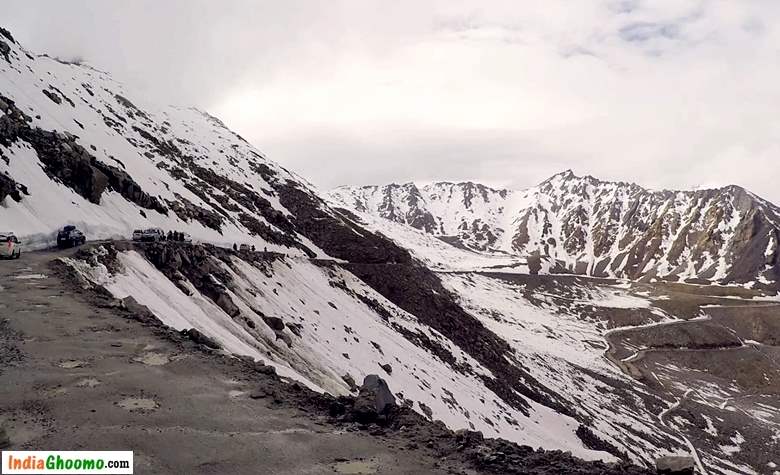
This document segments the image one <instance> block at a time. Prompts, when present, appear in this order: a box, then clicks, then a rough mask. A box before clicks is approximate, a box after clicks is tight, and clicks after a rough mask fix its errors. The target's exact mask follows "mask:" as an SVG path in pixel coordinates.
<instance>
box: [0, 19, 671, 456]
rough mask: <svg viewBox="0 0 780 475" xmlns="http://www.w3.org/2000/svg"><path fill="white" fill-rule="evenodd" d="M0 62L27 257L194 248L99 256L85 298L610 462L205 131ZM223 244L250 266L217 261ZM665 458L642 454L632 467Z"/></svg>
mask: <svg viewBox="0 0 780 475" xmlns="http://www.w3.org/2000/svg"><path fill="white" fill-rule="evenodd" d="M0 50H1V51H2V52H3V56H2V58H0V111H2V115H0V156H1V157H2V158H1V160H0V176H2V177H3V178H2V186H1V187H0V189H2V191H3V195H2V196H0V204H1V206H0V222H2V223H5V224H4V225H3V226H4V227H6V226H7V227H9V228H10V230H12V231H15V232H16V234H17V235H18V236H20V238H21V239H22V241H23V242H24V243H25V245H26V247H27V249H28V250H29V249H31V248H36V247H44V246H47V245H50V244H51V243H52V242H53V240H54V232H55V230H56V229H57V228H59V227H60V226H62V225H63V224H66V223H72V224H75V225H77V226H79V227H80V228H82V229H83V230H84V231H85V232H86V233H87V235H88V237H89V239H90V240H95V239H122V238H126V237H127V236H129V234H130V232H131V231H132V230H133V229H135V228H146V227H152V226H156V227H161V228H163V229H177V230H181V231H186V232H188V233H190V234H191V235H192V236H193V238H194V240H195V241H196V242H199V243H201V244H200V245H196V246H182V247H181V248H176V247H175V246H173V245H171V246H164V247H162V248H158V247H154V246H150V247H140V248H138V249H134V248H121V247H120V248H118V249H117V248H114V247H112V246H111V245H106V246H103V247H97V248H95V249H94V253H95V254H94V255H87V256H82V258H81V259H76V260H73V261H72V262H70V264H71V265H72V266H73V267H74V268H76V269H79V271H80V272H81V273H82V274H83V275H84V277H85V282H89V284H88V285H93V286H95V285H96V286H98V287H99V288H105V289H106V290H107V291H108V292H111V293H113V294H114V295H115V296H117V297H121V298H126V297H133V298H134V299H135V300H136V301H137V302H139V303H140V304H142V305H145V306H147V307H149V308H150V309H152V311H153V313H154V315H155V318H158V319H159V320H161V321H162V322H164V323H165V324H166V325H169V326H171V327H173V328H175V329H176V330H189V329H193V328H194V329H195V330H197V331H198V332H200V333H202V334H204V335H206V336H207V337H208V338H212V339H214V340H215V341H217V342H218V343H219V344H220V345H221V346H222V347H224V348H226V349H227V351H229V352H230V353H232V354H237V355H245V356H248V357H251V358H255V359H262V360H264V361H266V362H267V363H268V364H269V365H271V366H273V367H274V368H276V370H277V371H278V373H279V374H281V375H284V376H286V377H288V378H291V379H293V380H297V381H299V382H301V383H303V384H306V385H307V386H309V387H311V388H312V389H315V390H318V391H326V392H329V393H331V394H334V395H344V394H349V393H351V392H352V391H353V389H354V381H361V380H362V379H363V377H365V375H367V374H371V373H376V372H377V371H378V370H379V371H382V372H383V374H386V375H387V378H388V379H389V380H390V383H391V385H392V387H393V389H394V391H396V392H397V396H398V397H399V399H401V400H402V401H405V402H406V404H408V405H409V406H410V407H412V408H414V410H416V411H418V412H419V413H420V414H423V415H424V416H425V417H428V418H430V419H439V420H442V421H444V422H446V423H447V424H448V425H449V426H450V427H452V428H472V429H475V430H481V431H483V432H484V434H485V435H488V436H493V437H495V436H500V437H504V438H506V439H509V440H512V441H515V442H522V443H527V444H528V445H532V446H534V447H545V448H549V449H565V450H568V451H571V452H572V453H573V454H575V455H577V456H579V457H585V458H589V459H605V460H615V459H616V458H617V456H616V455H614V454H611V453H610V452H609V451H604V450H601V447H598V446H593V445H592V444H590V443H589V444H590V445H589V444H586V443H585V442H584V441H583V439H582V437H581V436H580V435H578V433H577V431H578V428H579V427H580V425H581V421H580V420H579V419H578V417H580V416H578V414H576V413H575V412H574V411H571V410H570V409H567V408H566V407H565V404H564V401H563V400H562V399H561V398H560V397H558V396H557V395H556V394H555V393H554V391H552V390H551V389H550V388H548V387H546V386H545V385H543V384H542V383H540V382H539V381H538V380H537V378H536V377H535V376H534V375H532V374H531V373H530V371H529V369H528V368H526V367H524V366H523V365H522V364H520V363H519V361H518V360H517V358H516V356H515V355H514V354H513V353H514V350H512V349H511V348H510V347H509V346H508V345H507V344H506V342H505V341H504V340H503V339H502V338H501V337H499V336H497V335H495V334H494V333H492V332H491V331H490V330H488V329H487V328H486V327H485V326H484V325H482V324H481V323H480V322H479V321H478V320H476V319H475V318H474V317H473V315H471V314H469V313H468V312H466V311H464V310H463V309H462V308H460V307H459V306H458V305H457V304H456V303H455V302H454V301H453V300H452V298H451V296H449V294H448V293H447V292H446V291H445V290H444V289H443V288H442V286H441V285H442V284H441V281H440V279H439V277H438V276H437V275H435V274H434V273H432V272H431V271H430V270H428V269H427V268H426V267H424V266H422V265H420V264H419V263H418V262H416V261H415V260H413V259H412V257H411V256H410V254H409V253H408V251H406V250H404V249H403V248H401V247H399V246H397V245H396V244H395V243H393V242H392V241H390V240H388V239H386V238H385V237H383V236H381V235H380V234H377V233H374V232H372V231H370V230H368V229H366V228H365V227H364V226H362V225H361V224H360V223H358V222H357V220H356V219H355V217H354V216H353V215H351V214H350V213H347V212H342V211H340V210H337V209H335V208H332V207H330V206H329V205H328V204H326V203H325V201H324V200H323V199H321V198H320V197H319V196H318V195H317V193H316V191H315V190H314V189H313V188H312V187H311V186H310V185H308V184H307V183H306V182H305V180H303V179H302V178H300V177H298V176H297V175H295V174H293V173H291V172H289V171H287V170H285V169H284V168H282V167H281V166H279V165H278V164H276V163H274V162H272V161H270V160H268V159H267V158H266V157H264V156H263V154H262V153H260V152H259V151H257V150H256V149H255V148H254V147H253V146H252V145H250V144H248V143H247V142H246V141H244V140H243V139H242V138H241V137H239V136H238V135H236V134H235V133H233V132H231V131H230V130H228V129H227V128H226V127H225V126H224V125H223V124H222V123H221V122H220V121H219V120H218V119H216V118H214V117H211V116H209V115H208V114H206V113H204V112H201V111H198V110H195V109H183V108H175V107H163V108H161V107H157V106H154V105H145V104H142V102H141V101H139V100H138V99H137V98H135V97H133V96H132V94H131V93H129V92H128V91H126V90H125V88H124V87H123V86H122V85H121V84H120V83H119V82H117V81H115V80H114V79H112V78H111V77H110V76H108V75H107V74H105V73H103V72H100V71H97V70H95V69H92V68H90V67H88V66H83V65H77V64H66V63H62V62H59V61H57V60H54V59H52V58H49V57H46V56H36V55H33V54H32V53H30V52H29V51H26V50H25V49H24V48H23V47H22V46H21V45H19V44H18V43H17V42H16V41H15V40H14V38H13V37H12V35H11V34H10V33H8V32H6V31H4V30H3V31H2V36H0ZM235 242H239V243H248V244H254V245H255V246H256V247H257V249H259V250H264V251H267V252H259V253H251V254H246V255H243V256H236V255H234V254H232V253H229V252H226V251H225V250H224V248H225V247H229V246H230V244H232V243H235ZM388 270H393V272H392V273H388ZM388 276H389V277H393V279H388ZM406 277H411V278H414V279H417V281H418V285H411V286H410V285H409V283H410V282H409V281H403V280H402V279H405V278H406ZM392 282H394V283H395V284H397V285H398V287H397V288H396V287H395V286H393V285H389V284H390V283H392ZM402 284H403V285H402ZM441 308H446V309H447V315H448V318H446V319H444V318H441V316H440V314H439V313H438V311H437V310H438V309H441ZM580 419H581V417H580ZM594 437H598V436H594ZM588 440H594V439H593V438H590V439H588ZM668 447H670V443H667V444H665V445H664V446H661V447H656V446H655V445H653V444H651V443H646V444H645V445H643V446H642V448H641V449H640V453H642V456H641V458H636V460H640V461H644V462H648V461H650V460H651V459H652V457H653V455H654V454H655V453H657V452H661V453H662V452H663V451H664V450H667V449H668ZM613 452H614V451H613Z"/></svg>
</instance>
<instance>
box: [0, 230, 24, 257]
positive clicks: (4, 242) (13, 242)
mask: <svg viewBox="0 0 780 475" xmlns="http://www.w3.org/2000/svg"><path fill="white" fill-rule="evenodd" d="M0 257H2V258H3V259H19V258H20V257H22V243H21V242H19V238H17V237H16V236H14V233H12V232H5V233H4V232H0Z"/></svg>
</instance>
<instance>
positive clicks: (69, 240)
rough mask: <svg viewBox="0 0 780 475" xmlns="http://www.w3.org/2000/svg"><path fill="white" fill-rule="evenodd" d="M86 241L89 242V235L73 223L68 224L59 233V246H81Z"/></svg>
mask: <svg viewBox="0 0 780 475" xmlns="http://www.w3.org/2000/svg"><path fill="white" fill-rule="evenodd" d="M85 242H87V237H86V236H85V235H84V233H83V232H81V231H80V230H78V229H77V228H76V226H73V225H72V224H68V225H67V226H65V227H63V228H62V229H60V231H59V232H58V233H57V247H59V248H66V247H74V246H80V245H82V244H84V243H85Z"/></svg>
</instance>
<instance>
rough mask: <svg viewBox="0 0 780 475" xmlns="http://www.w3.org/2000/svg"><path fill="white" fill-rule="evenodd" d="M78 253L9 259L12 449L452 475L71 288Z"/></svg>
mask: <svg viewBox="0 0 780 475" xmlns="http://www.w3.org/2000/svg"><path fill="white" fill-rule="evenodd" d="M69 252H72V251H60V252H35V253H26V254H23V256H22V259H20V260H14V261H0V381H2V384H0V425H1V426H4V427H5V430H6V432H7V434H8V436H9V438H10V442H11V447H10V448H12V449H39V450H45V449H57V450H133V451H134V452H135V465H136V470H135V473H143V474H147V473H220V474H222V473H231V474H240V473H253V474H254V473H279V474H285V473H289V474H293V473H295V474H301V473H334V472H336V473H375V472H378V473H444V472H445V470H444V469H443V468H442V467H441V466H440V465H439V464H441V462H442V461H441V460H439V459H438V458H437V457H435V456H434V454H433V453H429V452H428V451H426V449H425V448H419V449H418V448H414V447H413V448H411V449H409V448H407V447H404V444H403V441H400V440H394V439H392V438H390V437H383V436H382V435H376V436H373V435H368V434H367V433H366V432H350V431H342V430H339V429H338V428H337V427H335V426H333V425H331V424H329V423H328V422H327V420H326V418H325V417H324V416H323V415H317V414H316V413H312V412H309V411H306V410H305V408H299V407H296V406H295V405H293V404H286V403H285V401H284V397H283V396H282V397H281V398H278V397H277V398H275V397H263V398H259V399H253V398H250V394H251V393H252V391H253V390H255V389H256V388H257V384H258V383H262V381H257V379H258V378H262V377H263V376H262V375H252V376H247V375H246V374H245V372H244V373H242V372H239V371H238V370H237V369H236V367H235V366H234V365H232V364H231V363H230V359H229V358H227V357H215V356H212V355H207V354H204V353H200V352H198V351H192V350H188V349H187V348H186V346H185V345H182V344H180V343H176V342H175V341H171V340H169V339H166V338H162V337H161V336H160V335H159V334H158V333H156V331H155V328H153V327H149V326H144V325H143V324H141V323H139V322H137V321H133V320H128V319H125V318H123V317H121V316H120V315H119V314H118V313H117V312H116V311H115V309H111V308H99V307H95V306H94V305H93V304H92V303H90V297H89V295H88V293H86V292H79V291H78V290H74V289H73V288H72V287H71V286H68V285H65V283H64V281H63V278H64V277H63V276H62V275H59V273H58V272H56V271H54V269H53V268H52V267H50V262H51V261H52V260H53V259H55V258H56V257H59V256H61V255H67V254H68V253H69ZM252 378H255V380H253V379H252ZM255 396H256V394H255ZM457 471H460V470H459V469H458V470H457Z"/></svg>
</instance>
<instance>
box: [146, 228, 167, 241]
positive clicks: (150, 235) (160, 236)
mask: <svg viewBox="0 0 780 475" xmlns="http://www.w3.org/2000/svg"><path fill="white" fill-rule="evenodd" d="M141 240H142V241H150V242H157V241H165V232H164V231H163V230H162V229H160V228H149V229H146V230H144V234H143V238H142V239H141Z"/></svg>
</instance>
